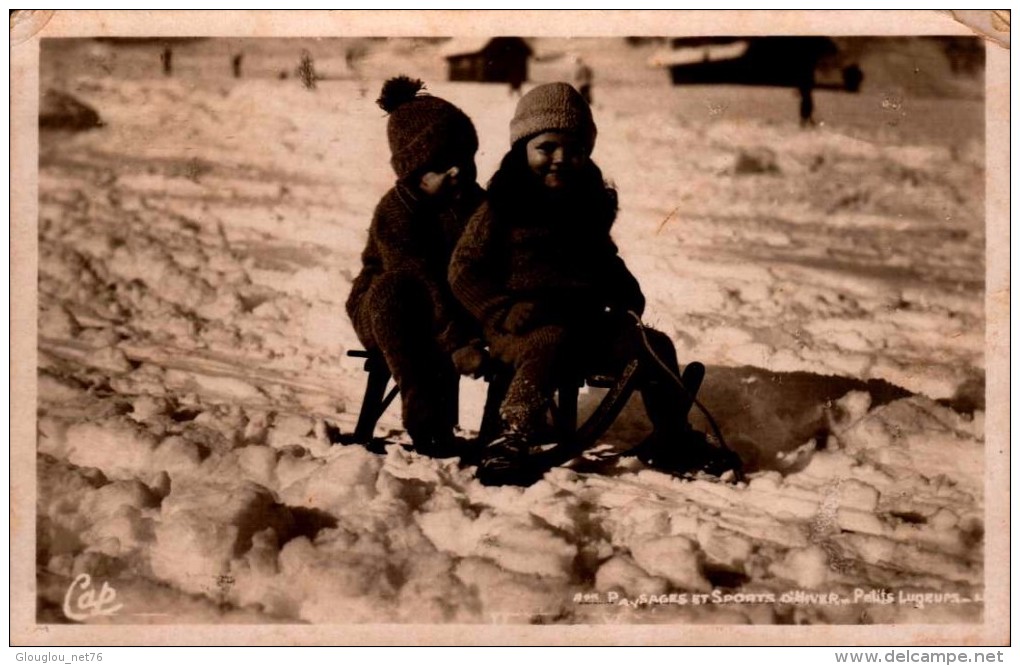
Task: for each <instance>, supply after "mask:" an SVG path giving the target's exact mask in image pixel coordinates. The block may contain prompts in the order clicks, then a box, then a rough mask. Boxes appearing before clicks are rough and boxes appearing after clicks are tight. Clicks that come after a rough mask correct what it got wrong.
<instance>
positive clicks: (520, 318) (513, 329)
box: [503, 301, 538, 333]
mask: <svg viewBox="0 0 1020 666" xmlns="http://www.w3.org/2000/svg"><path fill="white" fill-rule="evenodd" d="M537 314H538V306H537V305H535V304H534V303H532V302H531V301H521V302H519V303H514V304H513V306H511V307H510V311H509V312H507V313H506V317H505V318H504V319H503V328H504V329H505V330H506V331H507V332H508V333H523V332H525V331H527V330H528V329H530V328H532V327H533V326H534V323H535V319H536V318H537Z"/></svg>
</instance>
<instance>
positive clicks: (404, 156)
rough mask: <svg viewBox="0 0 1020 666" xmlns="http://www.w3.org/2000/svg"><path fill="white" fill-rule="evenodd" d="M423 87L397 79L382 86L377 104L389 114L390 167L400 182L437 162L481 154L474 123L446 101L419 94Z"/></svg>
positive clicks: (420, 83) (387, 130) (387, 132)
mask: <svg viewBox="0 0 1020 666" xmlns="http://www.w3.org/2000/svg"><path fill="white" fill-rule="evenodd" d="M424 87H425V86H424V84H423V83H422V82H421V81H419V80H418V79H410V78H408V77H406V76H398V77H396V78H392V79H390V80H389V81H387V82H386V83H385V84H384V85H383V88H382V92H381V93H380V95H379V99H378V100H376V103H377V104H378V105H379V106H380V107H382V109H383V111H386V112H387V113H389V114H390V119H389V122H388V123H387V126H386V135H387V137H388V138H389V142H390V154H391V157H390V164H392V165H393V170H394V171H395V172H396V174H397V177H398V178H401V179H403V178H406V177H407V176H409V175H411V174H412V173H414V172H415V171H417V170H419V169H421V168H423V167H426V166H430V165H432V164H433V163H435V162H437V161H440V160H446V159H450V158H455V159H456V158H472V157H474V154H475V152H477V151H478V134H477V133H476V132H475V126H474V125H473V124H472V123H471V119H470V118H468V117H467V116H466V115H465V114H464V112H463V111H461V110H460V109H458V108H457V107H456V106H454V105H453V104H450V103H449V102H447V101H446V100H444V99H441V98H439V97H433V96H432V95H428V94H420V92H421V90H422V88H424ZM438 166H444V165H438ZM451 166H452V165H451Z"/></svg>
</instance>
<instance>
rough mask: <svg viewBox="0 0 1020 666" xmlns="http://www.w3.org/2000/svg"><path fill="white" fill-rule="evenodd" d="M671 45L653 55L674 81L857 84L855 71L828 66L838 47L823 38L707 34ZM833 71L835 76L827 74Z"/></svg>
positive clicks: (797, 85) (858, 76) (815, 85)
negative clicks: (704, 36)
mask: <svg viewBox="0 0 1020 666" xmlns="http://www.w3.org/2000/svg"><path fill="white" fill-rule="evenodd" d="M672 47H673V48H672V49H670V50H667V51H664V52H660V53H658V54H656V55H655V56H653V58H652V61H651V64H652V65H656V66H660V67H667V68H668V69H669V73H670V78H671V79H672V80H673V83H674V84H676V85H684V84H698V83H730V84H742V85H760V86H790V87H793V88H803V87H805V86H809V87H813V88H830V87H831V88H837V87H838V88H845V89H848V90H853V91H856V88H857V87H859V86H860V79H861V73H860V69H859V68H857V67H856V66H852V67H853V69H849V68H847V69H848V70H849V71H841V70H840V69H839V68H835V71H834V72H831V73H830V72H829V71H828V70H830V69H833V67H832V66H833V65H834V64H835V62H836V61H837V55H838V53H839V48H838V47H837V46H836V43H835V42H834V41H833V40H831V39H828V38H826V37H746V38H733V37H707V38H682V39H674V40H673V42H672ZM832 74H835V76H832Z"/></svg>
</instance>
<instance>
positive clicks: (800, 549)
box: [37, 42, 984, 623]
mask: <svg viewBox="0 0 1020 666" xmlns="http://www.w3.org/2000/svg"><path fill="white" fill-rule="evenodd" d="M582 46H583V45H582ZM104 48H107V49H110V48H113V47H109V46H104ZM182 48H183V47H182ZM206 48H208V47H206ZM274 48H276V47H274ZM432 48H435V47H432ZM574 48H577V46H576V45H575V47H574ZM608 48H609V47H604V48H603V52H608ZM612 48H613V49H616V51H614V53H616V55H617V56H618V57H619V58H621V59H622V58H625V57H626V58H631V59H632V60H634V62H639V61H641V60H640V58H641V56H640V54H637V55H634V56H628V55H627V54H628V52H627V50H626V47H624V46H623V43H622V42H620V43H618V44H613V45H612ZM186 56H187V52H186V51H185V52H184V55H182V56H181V58H182V62H186ZM249 57H250V58H252V57H254V56H249ZM414 57H415V58H420V57H421V50H420V49H419V50H417V51H415V52H414ZM603 57H608V56H605V55H603ZM593 59H594V61H596V62H597V61H598V56H597V55H594V54H593ZM338 62H339V61H338ZM364 62H365V67H366V68H367V69H369V71H370V73H372V75H373V76H374V75H375V74H376V73H377V74H378V76H379V77H382V76H385V75H386V74H392V73H398V72H400V71H403V69H402V66H403V65H408V69H411V68H412V67H413V63H414V62H417V61H416V60H411V59H410V56H409V55H408V54H407V53H406V52H405V51H402V50H401V49H398V48H395V47H394V48H391V49H386V48H382V47H378V50H377V51H373V52H371V53H370V54H369V56H367V57H366V58H365V61H364ZM628 62H629V61H628ZM432 66H433V67H434V64H433V65H432ZM435 69H436V71H441V68H435ZM547 69H548V70H549V71H552V70H553V69H554V68H553V66H547ZM43 74H44V76H43V81H44V87H45V85H46V84H47V81H50V82H51V83H52V82H58V83H60V84H61V85H62V86H64V87H65V89H67V90H68V92H71V93H72V94H74V95H75V96H77V97H79V98H80V99H81V100H83V101H85V102H87V103H88V104H90V105H92V106H94V107H95V108H96V109H97V110H98V111H99V113H100V115H101V117H102V118H103V119H104V121H105V123H106V124H105V126H104V127H102V128H100V129H97V130H93V131H90V132H85V133H78V134H69V133H62V132H45V133H43V135H42V138H41V146H40V175H39V179H40V184H39V190H40V219H39V240H40V250H39V252H40V257H39V259H40V261H39V296H40V312H39V351H40V367H39V372H38V380H39V405H38V408H39V409H38V412H39V424H38V432H39V437H38V451H39V466H38V478H39V496H38V507H37V508H38V521H39V523H38V524H39V528H38V535H39V538H38V560H37V561H38V586H39V594H40V599H41V603H40V615H39V617H40V619H41V620H43V621H62V616H61V611H60V604H61V603H62V600H63V598H64V592H65V590H66V589H67V587H68V584H69V583H70V581H71V580H72V579H73V578H74V576H76V575H77V574H79V573H89V574H91V575H92V576H94V577H97V578H101V579H104V580H108V581H111V583H112V584H113V585H115V586H116V588H117V590H118V593H119V600H120V601H121V602H122V603H124V608H123V609H122V610H120V611H119V612H118V613H117V614H116V615H112V616H106V617H102V618H98V619H97V620H96V621H104V622H130V623H139V622H196V621H197V622H208V621H212V620H214V619H220V620H222V621H224V622H251V621H259V622H268V621H304V622H313V623H348V622H381V621H395V622H419V623H421V622H426V623H427V622H500V621H511V622H566V623H574V622H594V621H606V620H608V621H613V622H721V623H730V622H755V623H790V622H795V623H868V622H875V623H884V622H923V623H933V622H949V621H952V622H960V621H964V622H967V621H979V620H980V618H981V615H982V604H981V603H980V595H981V593H982V591H983V587H982V586H983V573H984V569H983V549H982V543H983V529H984V525H983V511H984V503H983V502H984V499H983V495H984V492H983V491H984V484H983V475H984V465H983V461H984V455H983V452H984V427H983V423H984V418H983V409H984V388H983V382H984V359H983V356H982V350H983V344H984V342H983V336H984V312H983V307H982V303H983V294H984V283H983V280H984V263H983V262H984V254H983V249H984V224H983V208H984V205H983V199H982V187H983V179H984V173H983V152H984V146H983V143H982V141H981V132H980V124H979V123H980V108H981V106H980V104H979V103H975V102H973V101H967V100H955V101H954V100H946V101H943V102H942V103H941V104H940V103H937V102H936V101H934V100H907V101H902V100H900V103H899V106H895V105H892V106H891V105H890V103H889V101H888V99H886V98H883V97H882V96H881V95H875V96H872V97H866V96H860V97H848V96H840V95H838V94H830V95H822V94H819V95H818V100H817V106H818V116H819V118H820V119H822V120H823V121H825V120H826V118H830V120H829V121H828V122H826V123H824V124H823V125H822V126H820V127H818V128H815V129H813V130H808V131H803V130H800V129H799V128H798V127H797V126H796V124H795V122H794V121H795V105H796V98H795V96H793V94H792V93H791V92H790V91H787V90H755V91H744V90H741V89H737V88H684V89H674V88H671V87H669V86H667V85H666V82H665V80H663V81H661V83H659V84H655V83H654V81H653V80H652V79H651V77H650V76H649V75H648V73H647V72H644V71H642V73H641V81H642V83H641V85H640V86H639V85H636V84H632V85H628V84H627V83H626V81H620V82H618V83H616V84H615V85H613V86H610V85H608V84H607V85H604V86H602V87H598V84H596V91H595V94H596V101H597V107H596V109H595V113H596V120H597V122H598V125H599V143H598V146H597V148H596V153H595V159H596V160H597V161H598V162H599V164H600V165H601V166H602V168H603V170H604V171H605V173H606V174H607V176H608V177H610V178H611V179H613V180H614V181H615V182H616V184H617V186H618V187H619V190H620V193H621V206H622V212H621V215H620V218H619V221H618V223H617V226H616V228H615V232H614V234H615V238H616V240H617V243H618V245H620V247H621V250H622V253H623V255H624V257H625V259H626V260H627V262H628V264H629V265H630V266H631V268H632V269H633V271H634V272H635V274H636V275H637V276H638V278H639V279H640V280H641V283H642V286H643V288H644V290H645V293H646V295H647V296H648V300H649V306H648V312H647V315H646V321H647V322H648V323H649V324H650V325H653V326H655V327H657V328H659V329H661V330H663V331H665V332H666V333H667V334H669V335H670V336H671V337H672V338H673V339H674V341H675V342H676V344H677V348H678V351H679V353H680V358H681V361H682V362H684V361H686V360H690V359H698V360H701V361H703V362H705V363H706V364H707V365H708V366H709V374H708V378H707V380H706V384H705V387H704V389H703V390H704V400H705V402H706V404H707V405H708V406H709V407H710V408H711V409H712V410H713V412H714V413H715V414H716V417H717V419H718V420H719V421H720V424H721V425H722V427H723V429H724V431H725V432H726V434H727V438H728V439H729V440H730V441H731V442H732V443H733V445H734V446H735V447H736V448H738V450H740V451H741V453H742V455H743V456H744V457H745V459H746V460H747V461H748V464H749V466H750V467H751V468H752V470H753V471H752V474H751V475H750V478H749V482H748V483H744V484H737V485H727V484H720V483H717V482H714V481H712V480H708V479H696V480H689V479H688V480H680V479H675V478H671V477H669V476H667V475H664V474H661V473H658V472H654V471H650V470H646V469H642V468H641V466H640V465H638V464H637V463H634V462H633V461H631V460H629V459H624V460H623V461H622V462H618V463H612V464H600V463H596V462H589V463H586V464H584V465H580V466H578V467H577V468H575V469H558V470H554V471H553V472H552V473H550V474H549V475H548V476H547V477H546V478H545V479H544V480H543V481H541V482H539V483H537V484H535V485H534V486H533V487H531V488H528V489H519V488H485V487H482V486H481V485H479V484H478V483H477V482H476V481H474V479H473V474H472V470H471V469H470V468H468V469H461V468H459V467H458V466H457V464H456V461H436V460H431V459H426V458H422V457H420V456H417V455H416V454H414V453H411V452H408V451H406V450H404V449H403V448H401V447H400V446H398V445H394V446H391V447H390V448H389V449H388V451H387V453H386V455H381V456H380V455H375V454H372V453H369V452H367V451H365V450H363V449H360V448H357V447H331V446H329V444H328V441H327V439H326V436H325V425H324V424H325V422H327V421H328V422H331V423H337V424H340V425H341V427H344V428H350V427H351V426H352V424H353V421H354V419H355V418H356V416H357V410H358V407H359V404H358V403H359V400H360V394H361V393H360V392H361V390H362V385H363V381H364V373H363V372H362V370H361V368H360V364H358V363H357V362H356V360H355V359H349V358H347V357H345V356H344V353H345V352H346V351H347V350H348V349H351V348H355V347H357V346H358V345H357V341H356V338H355V336H354V334H353V331H352V330H351V328H350V325H349V323H348V322H347V320H346V317H345V315H344V312H343V302H344V300H345V298H346V295H347V292H348V290H349V287H350V281H351V279H352V277H353V275H354V274H355V273H356V271H357V269H358V265H359V264H358V261H359V259H358V257H359V254H360V251H361V248H362V245H363V242H364V234H365V231H366V228H367V223H368V218H369V215H370V212H371V210H372V208H373V206H374V205H375V203H376V201H377V200H378V198H379V196H381V194H382V193H383V192H384V191H385V190H386V188H387V187H388V186H389V183H390V180H391V175H390V172H389V167H388V163H387V159H388V155H387V148H386V145H385V138H384V137H385V118H384V117H383V114H382V113H381V112H380V111H379V110H378V108H377V107H375V105H374V104H373V101H372V100H373V99H374V97H375V93H376V92H377V91H378V88H379V87H380V85H381V78H372V79H369V80H366V81H357V80H330V81H323V82H320V84H319V86H318V89H317V90H316V91H314V92H313V91H307V90H304V89H302V87H301V86H300V84H299V83H298V82H297V81H295V80H293V79H289V80H276V79H274V78H268V77H267V78H260V79H255V78H249V79H243V80H240V81H233V80H229V79H226V78H222V77H221V78H216V77H206V78H195V79H185V78H162V77H160V78H153V77H146V76H137V77H132V78H126V79H112V78H108V77H103V76H101V75H100V74H98V73H96V71H94V70H92V69H89V68H88V67H83V68H82V69H81V70H80V71H78V72H77V73H75V71H74V70H72V71H71V72H70V73H68V70H64V69H61V70H60V76H59V81H58V80H57V79H58V77H57V75H56V73H54V72H50V71H49V70H47V69H46V59H45V52H44V71H43ZM47 75H49V78H47ZM429 84H430V89H432V90H433V91H435V92H436V93H437V94H440V95H443V96H444V97H447V98H448V99H450V100H451V101H454V102H455V103H457V104H458V105H460V106H461V107H462V108H464V109H465V111H467V112H468V113H469V115H471V116H472V118H473V119H474V120H475V122H476V125H477V126H478V130H479V134H480V136H481V137H482V149H481V152H480V154H479V167H480V172H481V174H482V178H483V179H485V178H487V177H488V175H490V174H491V173H492V170H493V169H494V168H495V165H496V164H497V163H498V160H499V158H500V157H501V155H502V152H503V151H504V150H505V149H506V145H505V142H506V132H507V130H506V127H507V123H508V120H509V118H510V115H511V114H512V111H513V101H514V100H513V99H511V98H510V97H508V95H507V90H506V88H504V87H502V86H486V85H476V84H450V83H445V82H442V81H439V80H436V81H434V82H433V81H429ZM650 91H651V92H650ZM652 96H654V104H652V103H649V99H650V97H652ZM893 106H895V108H893ZM851 108H852V109H856V111H855V112H853V113H851V112H848V109H851ZM936 110H944V112H945V113H947V114H952V115H954V117H957V118H961V119H963V120H961V121H960V122H959V123H958V126H959V127H963V128H965V129H966V128H972V127H973V126H974V123H978V125H977V127H978V129H977V130H974V131H969V130H968V131H961V132H958V133H956V134H955V135H951V136H946V135H941V136H935V135H929V136H926V137H925V136H922V137H919V136H918V132H917V131H916V130H914V131H912V132H911V133H906V130H903V131H902V132H901V128H902V127H904V126H905V125H906V124H908V123H909V118H910V114H914V113H917V114H927V113H930V112H933V111H936ZM862 114H864V115H867V116H868V117H870V118H878V119H879V120H878V121H874V122H869V123H859V122H855V120H854V119H855V118H859V117H861V115H862ZM462 393H463V396H464V397H463V400H462V403H463V405H464V407H463V409H462V426H464V427H465V428H468V429H471V428H475V427H477V423H478V418H479V414H480V411H481V401H482V399H483V397H484V387H483V386H482V385H481V384H480V383H478V382H472V381H468V380H465V381H464V382H463V383H462ZM582 398H583V401H582V409H583V408H591V406H592V405H593V404H594V403H595V401H596V398H597V395H596V394H588V395H585V396H582ZM396 411H397V410H391V411H390V413H388V414H387V415H386V416H384V418H383V421H382V422H381V424H380V429H381V431H385V430H386V429H387V428H389V429H397V428H399V420H398V418H397V414H396ZM647 428H648V425H647V423H646V422H645V421H644V417H643V416H642V413H641V409H640V405H639V404H637V403H635V404H632V405H631V406H630V408H628V410H627V411H626V412H625V413H624V415H623V416H622V417H621V419H620V421H619V422H618V424H617V425H616V426H615V427H614V428H613V429H612V430H611V431H610V433H609V434H608V436H607V441H606V446H607V447H609V448H625V447H627V446H630V445H633V444H635V443H636V442H637V441H640V437H641V435H642V433H644V432H646V431H647ZM396 439H398V440H399V439H400V435H399V434H397V436H396ZM881 590H888V591H890V592H891V595H892V599H893V601H892V602H890V603H881V601H882V600H883V599H885V597H881V598H880V596H879V591H881ZM868 593H873V595H872V596H865V595H866V594H868ZM925 593H930V594H932V595H940V596H930V597H928V598H927V600H926V601H925V599H924V597H920V598H916V597H914V596H911V595H915V594H922V595H923V594H925ZM695 594H702V595H707V596H706V597H704V598H702V597H697V601H698V603H695V597H694V595H695ZM577 595H580V596H577ZM611 595H615V596H611ZM642 595H644V596H642ZM727 595H728V596H727ZM809 595H818V596H809ZM829 595H834V597H833V598H831V599H830V596H829ZM855 595H856V596H855ZM900 595H902V596H900ZM624 599H625V600H627V601H628V603H623V604H621V603H619V602H620V601H621V600H624ZM832 599H835V600H836V601H837V603H831V601H832ZM919 599H920V601H919ZM609 602H615V603H609Z"/></svg>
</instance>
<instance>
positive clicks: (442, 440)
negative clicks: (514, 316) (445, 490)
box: [347, 77, 485, 456]
mask: <svg viewBox="0 0 1020 666" xmlns="http://www.w3.org/2000/svg"><path fill="white" fill-rule="evenodd" d="M422 88H423V85H422V83H421V81H418V80H412V79H409V78H407V77H397V78H394V79H390V80H389V81H387V82H386V84H385V85H384V86H383V90H382V94H381V96H380V98H379V100H378V104H379V106H381V107H382V108H383V110H385V111H387V112H388V113H389V120H388V122H387V136H388V139H389V145H390V153H391V159H390V163H391V165H392V166H393V170H394V172H395V173H396V175H397V183H396V184H395V185H394V187H393V188H391V189H390V190H389V191H388V192H387V193H386V194H385V195H384V196H383V198H382V200H381V201H380V202H379V204H378V205H377V206H376V209H375V214H374V216H373V218H372V223H371V226H370V228H369V232H368V243H367V245H366V246H365V250H364V252H363V253H362V269H361V272H360V274H359V275H358V276H357V278H356V279H355V280H354V284H353V285H352V288H351V293H350V296H349V297H348V299H347V313H348V315H349V316H350V318H351V321H352V323H353V324H354V330H355V332H356V333H357V335H358V338H359V340H360V341H361V342H362V344H364V345H365V348H366V349H369V350H378V351H379V352H381V353H382V356H383V358H384V359H385V360H386V364H387V365H388V366H389V369H390V371H391V372H392V373H393V378H394V380H395V381H396V383H397V385H398V386H399V387H400V395H401V401H402V408H403V409H402V415H403V423H404V427H405V428H406V430H407V432H408V434H409V435H410V437H411V439H412V441H413V443H414V447H415V449H416V450H418V451H420V452H422V453H425V454H427V455H435V456H447V455H457V454H459V453H460V452H461V451H460V450H459V448H458V446H457V444H458V443H457V440H456V439H455V438H454V436H453V427H454V425H455V423H453V417H452V413H453V408H452V407H453V405H454V404H455V400H456V395H457V385H458V371H459V372H461V373H463V374H476V373H477V372H479V370H480V368H481V366H482V364H483V363H484V361H485V352H484V347H483V344H482V342H481V340H480V339H479V331H478V330H477V325H476V323H475V322H474V321H473V319H472V318H471V317H470V315H468V314H467V313H466V312H465V311H464V309H463V307H461V305H460V304H459V303H458V302H457V300H456V299H455V298H454V297H453V295H452V293H451V292H450V288H449V284H448V282H447V277H446V276H447V268H448V264H449V260H450V254H451V252H452V251H453V248H454V246H455V245H456V243H457V241H458V239H459V238H460V235H461V233H462V232H463V230H464V226H465V224H466V222H467V220H468V219H469V217H470V216H471V214H472V213H473V212H474V210H475V209H476V208H477V207H478V205H479V204H480V203H481V200H482V197H483V192H482V189H481V188H480V187H479V186H478V184H477V182H475V179H476V170H475V162H474V158H475V152H476V151H477V150H478V136H477V134H476V133H475V128H474V125H473V124H472V123H471V120H470V119H469V118H468V117H467V116H466V115H465V114H464V112H463V111H461V110H460V109H458V108H457V107H456V106H454V105H453V104H451V103H449V102H447V101H446V100H443V99H441V98H439V97H435V96H432V95H427V94H423V93H422V92H421V91H422Z"/></svg>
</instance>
